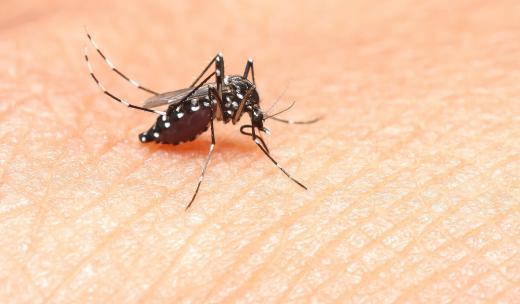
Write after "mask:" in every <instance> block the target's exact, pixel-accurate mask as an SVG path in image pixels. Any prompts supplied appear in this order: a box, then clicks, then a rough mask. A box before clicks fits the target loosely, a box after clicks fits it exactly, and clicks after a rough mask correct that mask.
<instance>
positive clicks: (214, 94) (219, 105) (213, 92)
mask: <svg viewBox="0 0 520 304" xmlns="http://www.w3.org/2000/svg"><path fill="white" fill-rule="evenodd" d="M209 94H210V95H209V96H210V99H211V100H213V98H215V99H216V100H217V115H218V113H222V109H223V107H224V102H223V101H222V98H220V97H219V96H218V92H217V90H216V89H215V88H210V89H209ZM217 117H218V116H217Z"/></svg>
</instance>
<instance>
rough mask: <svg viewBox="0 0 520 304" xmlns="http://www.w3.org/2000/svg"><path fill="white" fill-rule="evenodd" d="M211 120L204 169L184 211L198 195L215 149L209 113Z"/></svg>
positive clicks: (213, 132)
mask: <svg viewBox="0 0 520 304" xmlns="http://www.w3.org/2000/svg"><path fill="white" fill-rule="evenodd" d="M211 116H212V117H211V120H210V123H209V124H210V128H211V145H210V146H209V152H208V156H207V157H206V161H205V162H204V167H202V172H201V173H200V176H199V181H198V183H197V188H196V189H195V193H193V197H192V198H191V201H190V202H189V204H188V205H187V206H186V210H188V208H190V206H191V204H193V202H194V201H195V197H196V196H197V193H199V188H200V185H201V184H202V180H204V174H205V173H206V168H207V167H208V164H209V161H210V159H211V155H212V154H213V150H214V149H215V130H214V129H213V111H211Z"/></svg>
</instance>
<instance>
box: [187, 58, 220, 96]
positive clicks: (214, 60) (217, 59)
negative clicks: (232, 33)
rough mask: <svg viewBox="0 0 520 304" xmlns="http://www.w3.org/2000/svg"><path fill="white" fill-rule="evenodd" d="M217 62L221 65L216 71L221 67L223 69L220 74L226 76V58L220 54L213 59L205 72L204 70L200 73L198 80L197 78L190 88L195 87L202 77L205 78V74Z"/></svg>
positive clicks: (217, 66)
mask: <svg viewBox="0 0 520 304" xmlns="http://www.w3.org/2000/svg"><path fill="white" fill-rule="evenodd" d="M217 61H218V62H220V63H221V64H217V65H216V67H215V69H216V70H218V69H219V67H221V71H220V73H221V75H224V56H222V53H218V54H217V55H215V57H213V59H211V61H210V62H209V63H208V65H207V66H206V67H205V68H204V70H202V73H200V75H199V76H198V77H197V78H195V80H194V81H193V82H192V83H191V85H190V86H189V87H190V88H192V87H194V86H195V84H196V83H197V82H198V81H199V80H200V79H201V78H202V76H204V74H206V72H207V71H208V69H209V68H210V67H211V66H212V65H213V63H215V62H217Z"/></svg>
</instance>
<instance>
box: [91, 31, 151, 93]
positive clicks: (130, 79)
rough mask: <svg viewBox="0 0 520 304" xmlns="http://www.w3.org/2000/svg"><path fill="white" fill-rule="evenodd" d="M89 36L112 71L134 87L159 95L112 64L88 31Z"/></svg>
mask: <svg viewBox="0 0 520 304" xmlns="http://www.w3.org/2000/svg"><path fill="white" fill-rule="evenodd" d="M87 37H88V40H90V43H91V44H92V46H93V47H94V48H95V49H96V51H97V52H98V54H99V55H100V56H101V58H103V60H105V63H106V64H107V65H108V66H109V67H110V68H111V69H112V71H114V72H116V73H117V74H118V75H119V76H121V77H123V78H124V79H125V80H126V81H128V82H130V83H131V84H132V85H133V86H134V87H136V88H138V89H140V90H143V91H145V92H148V93H150V94H154V95H159V93H157V92H155V91H153V90H150V89H148V88H145V87H143V86H142V85H140V84H139V83H138V82H137V81H135V80H133V79H132V78H130V77H128V76H126V75H125V74H123V73H122V72H121V71H120V70H119V69H117V68H116V67H115V66H114V64H112V61H110V59H108V57H107V56H105V54H103V52H101V50H100V49H99V47H98V45H97V43H96V42H95V41H94V39H93V38H92V36H91V35H90V34H89V33H88V32H87Z"/></svg>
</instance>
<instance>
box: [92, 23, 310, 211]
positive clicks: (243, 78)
mask: <svg viewBox="0 0 520 304" xmlns="http://www.w3.org/2000/svg"><path fill="white" fill-rule="evenodd" d="M86 34H87V38H88V40H89V41H90V43H91V44H92V46H93V47H94V48H95V49H96V51H97V53H98V54H99V55H100V56H101V58H103V60H104V61H105V63H106V64H107V65H108V66H109V67H110V69H112V71H114V72H115V73H116V74H118V75H119V76H120V77H122V78H124V79H125V80H126V81H128V82H130V83H131V84H132V85H133V86H135V87H136V88H137V89H140V90H143V91H145V92H147V93H149V94H151V95H152V96H151V97H150V98H148V99H146V100H145V101H144V104H143V105H142V106H137V105H135V104H132V103H130V102H128V101H126V100H124V99H122V98H119V97H117V96H116V95H114V94H112V93H111V92H109V91H108V90H107V89H105V87H104V86H103V85H102V84H101V82H100V81H99V80H98V78H97V77H96V76H95V74H94V71H93V69H92V65H91V64H90V61H89V57H88V47H85V60H86V63H87V66H88V69H89V72H90V76H92V79H94V82H95V83H96V84H97V86H98V87H99V88H100V89H101V91H103V93H104V94H106V95H107V96H109V97H110V98H112V99H114V100H115V101H117V102H119V103H122V104H123V105H125V106H126V107H129V108H133V109H136V110H141V111H145V112H151V113H155V114H158V117H157V120H156V122H155V123H154V124H153V125H152V127H150V129H148V131H146V132H143V133H141V134H140V135H139V140H140V141H141V142H143V143H147V142H152V141H153V142H156V143H163V144H172V145H177V144H181V143H184V142H189V141H192V140H194V139H195V138H196V137H197V136H198V135H200V134H202V133H204V132H205V131H207V130H208V128H209V129H210V131H211V144H210V146H209V151H208V154H207V156H206V159H205V162H204V166H203V167H202V172H201V173H200V176H199V180H198V183H197V187H196V188H195V192H194V193H193V196H192V198H191V200H190V202H189V203H188V204H187V205H186V210H187V209H188V208H190V206H191V205H192V204H193V202H194V201H195V198H196V196H197V194H198V192H199V188H200V185H201V184H202V181H203V179H204V174H205V173H206V169H207V167H208V163H209V161H210V159H211V156H212V154H213V150H214V148H215V143H216V140H215V130H214V126H213V121H214V120H217V121H221V122H223V123H224V124H227V123H229V122H231V123H232V124H236V123H238V122H239V121H240V119H241V118H242V116H243V115H244V114H245V113H247V114H248V116H249V120H248V122H249V123H247V124H244V125H242V126H240V133H242V134H243V135H246V136H248V137H250V138H251V139H252V140H253V142H254V143H255V144H256V145H257V146H258V147H259V148H260V150H261V151H262V152H263V153H264V154H265V155H266V156H267V157H268V158H269V159H270V160H271V162H272V163H273V164H274V165H275V166H276V167H278V169H280V170H281V171H282V172H283V173H284V174H285V175H286V176H287V177H288V178H290V179H291V180H292V181H293V182H295V183H296V184H298V185H299V186H300V187H302V188H303V189H305V190H307V187H306V186H305V185H304V184H302V183H301V182H299V181H298V180H297V179H295V178H293V177H292V176H291V175H290V174H289V173H288V172H287V171H286V170H285V169H284V168H283V167H282V166H281V165H280V164H279V163H278V162H277V161H276V160H275V159H274V158H273V156H271V154H270V151H269V148H268V147H267V144H266V143H265V141H264V139H263V138H262V136H261V133H262V132H263V133H266V134H270V132H269V129H267V128H266V127H265V126H264V122H265V121H266V120H267V119H272V120H274V121H278V122H282V123H287V124H311V123H315V122H316V121H318V120H319V118H316V119H312V120H308V121H292V120H285V119H281V118H278V117H276V116H278V115H279V114H282V113H283V112H286V111H288V110H289V109H290V108H292V106H293V105H294V102H293V103H292V104H291V105H290V106H289V107H287V108H286V109H284V110H282V111H279V112H277V113H275V114H272V115H269V114H268V113H267V112H264V111H262V109H261V108H260V97H259V95H258V91H257V89H256V82H255V70H254V66H253V60H252V59H249V60H248V61H247V63H246V66H245V70H244V74H243V75H226V74H224V57H223V56H222V53H219V54H217V55H216V56H215V57H213V59H211V61H210V62H209V63H208V64H207V66H206V67H205V68H204V70H203V71H202V72H201V73H200V75H199V76H198V77H197V78H196V79H195V80H194V81H193V83H191V85H190V86H189V87H187V88H184V89H180V90H175V91H171V92H166V93H158V92H156V91H154V90H151V89H148V88H146V87H143V86H141V85H140V84H139V83H138V82H137V81H135V80H133V79H131V78H129V77H128V76H126V75H125V74H123V73H122V72H121V71H120V70H119V69H117V68H116V67H115V66H114V65H113V63H112V61H110V59H108V57H106V56H105V54H104V53H103V52H102V51H101V50H100V48H99V47H98V46H97V44H96V42H95V41H94V39H93V38H92V36H91V35H90V34H89V33H88V32H87V33H86ZM213 65H214V67H215V70H214V71H213V72H211V73H209V75H207V76H206V77H204V75H205V74H207V72H208V70H210V68H211V67H212V66H213ZM250 75H251V79H250V78H249V76H250ZM203 77H204V78H203ZM212 80H213V81H212ZM161 106H167V108H166V110H165V111H159V110H157V109H156V108H158V107H161ZM273 106H274V104H273ZM271 108H272V107H271Z"/></svg>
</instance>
